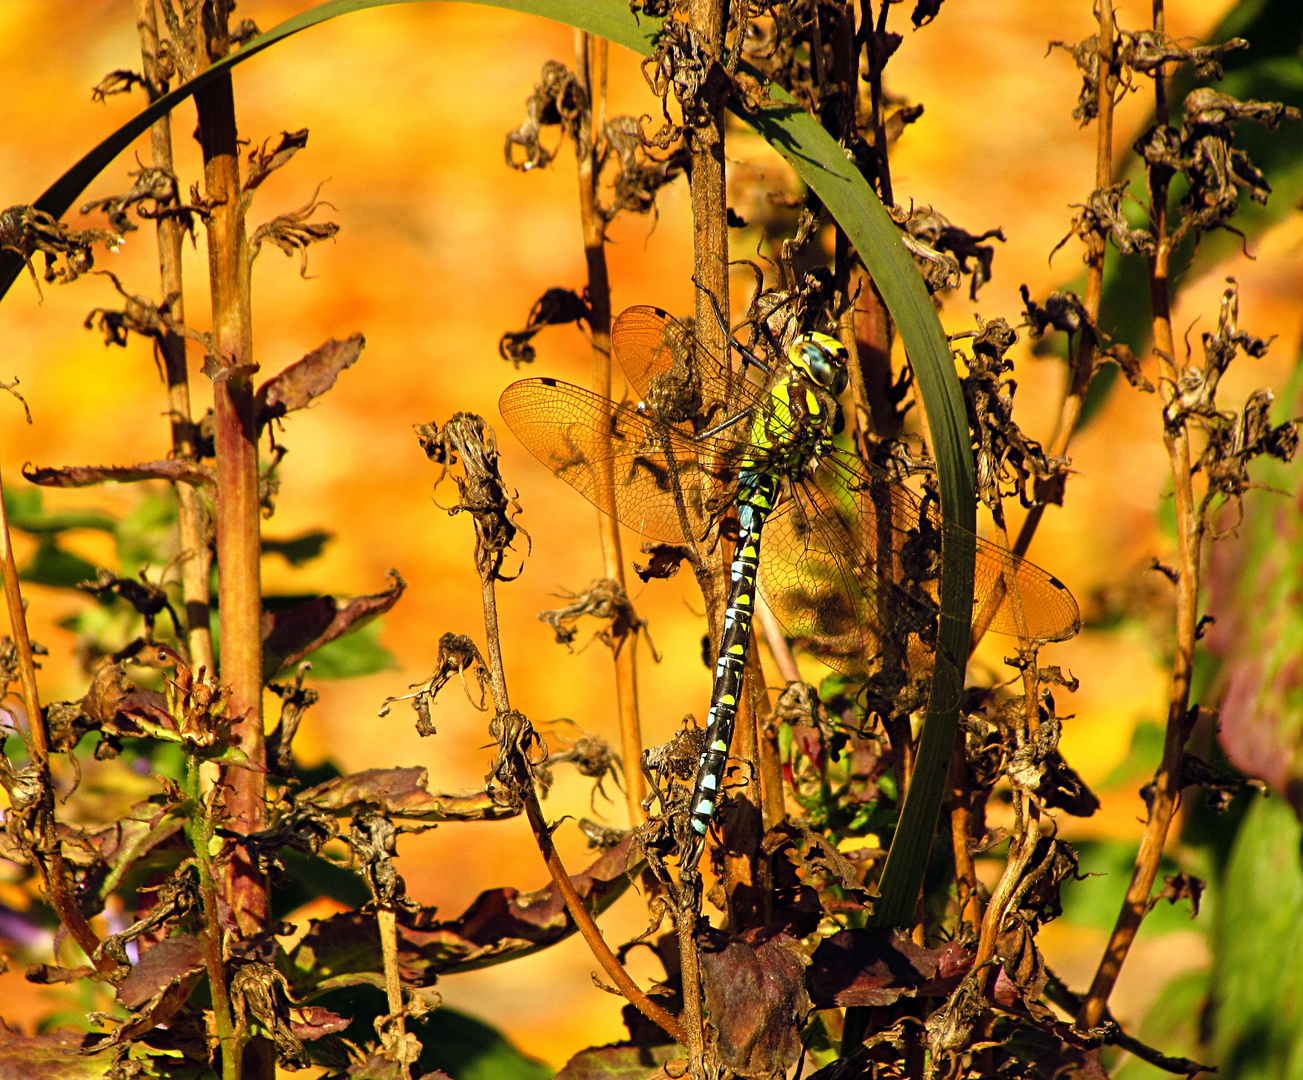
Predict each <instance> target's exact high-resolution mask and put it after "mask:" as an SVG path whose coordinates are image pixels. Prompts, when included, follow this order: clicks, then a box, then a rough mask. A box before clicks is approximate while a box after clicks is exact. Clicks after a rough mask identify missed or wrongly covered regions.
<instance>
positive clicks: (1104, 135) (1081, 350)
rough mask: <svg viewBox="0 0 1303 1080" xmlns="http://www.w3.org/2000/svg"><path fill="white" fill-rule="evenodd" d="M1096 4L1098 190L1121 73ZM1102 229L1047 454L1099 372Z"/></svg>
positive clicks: (1109, 176)
mask: <svg viewBox="0 0 1303 1080" xmlns="http://www.w3.org/2000/svg"><path fill="white" fill-rule="evenodd" d="M1096 10H1097V12H1098V16H1099V31H1098V40H1099V68H1098V74H1099V86H1098V95H1097V97H1096V107H1095V111H1096V119H1095V190H1096V191H1101V190H1103V189H1105V188H1107V187H1108V186H1109V185H1110V184H1111V183H1112V182H1113V95H1114V94H1115V93H1116V91H1117V79H1116V78H1115V77H1114V75H1113V59H1114V50H1115V48H1116V40H1115V36H1114V31H1115V30H1116V27H1115V26H1114V21H1113V0H1097V5H1096ZM1104 229H1105V226H1104V225H1103V224H1102V223H1098V224H1097V226H1096V228H1095V229H1093V230H1091V232H1090V233H1089V234H1087V236H1086V294H1085V297H1084V298H1083V304H1084V306H1085V309H1086V314H1087V316H1088V319H1089V321H1088V322H1083V325H1082V327H1081V330H1080V332H1079V334H1078V336H1077V341H1076V349H1075V351H1074V352H1073V357H1072V371H1071V376H1070V379H1069V382H1068V391H1067V393H1066V394H1065V396H1064V398H1063V403H1062V405H1061V406H1060V408H1059V417H1058V420H1057V421H1056V423H1055V426H1054V434H1053V436H1052V437H1051V438H1050V449H1049V454H1050V456H1052V457H1061V456H1062V455H1064V454H1066V453H1067V451H1068V445H1069V443H1071V441H1072V436H1073V435H1074V434H1076V431H1077V424H1078V423H1079V422H1080V420H1081V408H1082V405H1083V404H1084V403H1085V400H1086V392H1087V391H1088V390H1089V389H1090V380H1091V376H1092V375H1094V373H1095V356H1096V352H1097V350H1098V348H1099V342H1098V341H1097V340H1096V338H1095V332H1094V329H1093V328H1094V327H1095V326H1098V325H1099V306H1100V300H1101V298H1102V297H1103V295H1104V255H1105V250H1106V248H1107V242H1106V240H1105V236H1104ZM1044 515H1045V504H1044V503H1037V504H1036V505H1035V506H1033V507H1032V508H1031V510H1030V511H1029V512H1028V514H1027V516H1026V517H1025V518H1024V519H1023V523H1022V527H1021V528H1020V529H1019V530H1018V539H1017V540H1016V541H1015V542H1014V545H1013V552H1014V554H1015V555H1018V556H1022V555H1026V554H1027V550H1028V549H1029V548H1030V547H1031V543H1032V538H1033V537H1034V536H1035V535H1036V530H1037V528H1038V527H1039V526H1040V523H1041V518H1042V517H1043V516H1044Z"/></svg>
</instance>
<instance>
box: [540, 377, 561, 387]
mask: <svg viewBox="0 0 1303 1080" xmlns="http://www.w3.org/2000/svg"><path fill="white" fill-rule="evenodd" d="M538 381H539V382H541V383H542V384H543V385H544V386H556V384H557V380H556V379H553V378H551V377H550V376H546V375H545V376H544V377H543V378H541V379H539V380H538Z"/></svg>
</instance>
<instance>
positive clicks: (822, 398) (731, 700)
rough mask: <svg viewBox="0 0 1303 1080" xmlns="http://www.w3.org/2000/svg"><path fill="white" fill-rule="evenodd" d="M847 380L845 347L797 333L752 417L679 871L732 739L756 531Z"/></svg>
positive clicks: (705, 816)
mask: <svg viewBox="0 0 1303 1080" xmlns="http://www.w3.org/2000/svg"><path fill="white" fill-rule="evenodd" d="M847 378H848V375H847V353H846V350H845V349H844V348H843V347H842V345H841V343H840V342H839V341H838V340H837V339H836V338H833V337H829V336H828V335H827V334H807V335H805V336H804V337H801V338H798V339H797V341H796V343H795V344H794V345H793V346H792V347H791V349H789V350H788V353H787V357H786V362H785V363H784V364H782V365H781V366H780V367H779V368H777V369H776V370H775V371H774V372H772V373H771V374H770V378H769V382H768V385H767V387H766V389H767V391H768V394H767V396H766V397H765V399H764V400H765V405H764V408H763V409H762V410H760V411H759V412H758V413H757V414H756V416H755V417H754V418H753V420H752V427H751V438H750V446H749V447H748V453H747V456H746V457H744V458H743V459H742V461H741V462H740V463H739V475H738V486H737V496H736V503H737V518H738V538H737V548H736V550H735V551H734V554H733V564H732V566H731V568H730V571H729V573H730V580H729V592H728V603H727V606H726V607H725V609H724V629H723V633H722V634H721V638H720V645H719V660H718V661H717V663H716V665H715V681H714V686H713V688H712V691H711V696H710V716H709V723H708V727H707V729H706V752H705V753H704V754H702V756H701V762H700V764H699V765H698V766H697V777H696V781H695V782H694V784H693V791H692V816H691V818H690V826H691V832H690V833H689V835H688V839H687V842H686V844H685V846H684V850H683V853H682V856H681V858H680V864H679V865H680V868H681V869H682V870H693V869H695V868H696V865H697V862H698V860H699V859H700V858H701V849H702V842H703V840H704V838H705V835H706V832H707V831H708V830H709V828H710V822H711V819H712V818H713V817H714V814H715V808H716V805H717V803H718V796H719V788H720V784H721V782H722V781H723V777H724V768H725V765H726V764H727V762H728V748H729V744H730V743H731V742H732V741H733V725H734V722H735V721H736V719H737V706H738V697H739V694H740V693H741V689H742V672H743V669H744V667H745V666H746V651H747V643H748V640H749V638H750V635H751V615H752V612H753V611H754V610H755V595H756V576H757V572H758V570H759V566H760V531H761V529H762V527H763V526H764V522H765V518H766V517H767V516H768V515H769V513H770V511H772V510H773V508H774V506H775V504H776V503H777V501H778V498H779V495H780V493H781V490H782V484H783V481H784V480H796V479H799V478H800V477H801V476H802V474H804V473H805V472H806V471H807V469H808V468H809V466H810V465H811V463H813V462H815V461H817V460H818V459H819V458H820V457H822V456H824V455H825V454H827V453H828V452H829V451H830V450H831V449H832V445H833V444H832V438H833V436H834V435H835V434H836V433H837V432H838V430H839V429H840V428H841V408H840V406H839V405H838V404H837V395H839V394H840V393H841V392H842V391H843V390H844V389H846V382H847Z"/></svg>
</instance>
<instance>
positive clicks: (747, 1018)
mask: <svg viewBox="0 0 1303 1080" xmlns="http://www.w3.org/2000/svg"><path fill="white" fill-rule="evenodd" d="M807 963H809V961H808V960H807V959H806V957H805V956H804V954H802V953H801V951H800V949H799V945H798V942H797V941H796V939H795V938H791V937H788V936H787V935H786V934H778V935H775V936H774V937H772V938H769V939H768V940H765V941H761V942H760V943H759V944H752V943H751V942H749V941H746V940H744V939H742V938H733V939H731V940H727V941H725V942H720V943H717V945H716V946H715V947H707V948H706V949H703V950H702V954H701V973H702V981H703V983H704V985H705V991H706V1006H707V1008H708V1010H709V1012H710V1018H711V1024H712V1026H713V1027H714V1028H715V1038H716V1047H717V1049H718V1051H719V1057H720V1060H721V1062H723V1063H724V1064H725V1065H726V1066H728V1068H730V1069H732V1070H734V1071H735V1072H737V1073H739V1074H740V1075H742V1076H749V1077H781V1076H783V1075H785V1074H786V1072H787V1070H788V1068H789V1067H790V1066H791V1065H793V1064H795V1063H796V1060H797V1058H799V1057H800V1056H801V1026H802V1025H803V1024H804V1022H805V1017H806V1015H807V1014H808V1013H809V1011H810V998H809V995H807V993H806V991H805V986H804V982H803V976H804V974H805V966H806V964H807Z"/></svg>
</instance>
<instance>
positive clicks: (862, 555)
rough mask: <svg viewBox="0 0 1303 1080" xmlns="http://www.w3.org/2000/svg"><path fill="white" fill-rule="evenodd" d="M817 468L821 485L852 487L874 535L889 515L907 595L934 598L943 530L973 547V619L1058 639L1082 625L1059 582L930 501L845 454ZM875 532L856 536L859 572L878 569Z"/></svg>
mask: <svg viewBox="0 0 1303 1080" xmlns="http://www.w3.org/2000/svg"><path fill="white" fill-rule="evenodd" d="M819 471H820V472H821V473H824V474H825V475H824V477H823V478H821V479H820V481H819V482H820V483H821V484H822V485H823V486H825V487H827V488H829V489H831V490H840V491H846V492H855V493H856V496H857V498H858V502H859V505H860V514H861V517H862V518H863V519H864V520H865V521H870V520H876V521H878V522H879V523H880V524H879V529H878V530H877V534H878V535H884V534H883V533H882V531H881V530H882V527H883V525H884V524H885V523H886V522H887V521H890V522H891V523H892V524H891V528H892V531H893V533H894V536H895V539H894V540H893V546H894V553H895V555H896V556H897V557H898V563H899V569H900V572H902V573H903V575H904V579H905V581H906V582H907V587H908V589H909V591H910V592H911V593H920V592H921V593H925V594H927V595H928V596H930V597H931V598H932V601H933V603H934V604H935V603H936V600H937V592H938V585H939V574H940V568H941V561H940V559H941V555H940V553H941V537H942V535H943V533H944V534H945V535H946V536H947V537H948V538H950V539H951V541H952V543H954V544H955V545H956V546H958V547H961V548H967V549H969V550H971V551H972V553H973V568H974V569H973V621H974V624H976V625H980V624H983V623H984V624H985V625H986V627H987V629H990V630H993V631H995V632H996V633H997V634H1009V635H1012V636H1021V637H1025V638H1027V639H1028V640H1035V641H1063V640H1065V639H1066V638H1070V637H1072V635H1073V634H1075V633H1076V632H1077V631H1078V630H1080V629H1081V613H1080V611H1079V610H1078V608H1077V602H1076V600H1074V599H1073V597H1072V593H1070V592H1069V591H1068V588H1067V586H1066V585H1064V584H1063V582H1061V581H1060V580H1059V579H1058V578H1056V577H1055V576H1054V575H1053V574H1050V573H1048V572H1047V571H1045V570H1042V569H1041V568H1040V567H1039V566H1037V565H1036V564H1035V563H1033V562H1029V561H1028V560H1027V559H1023V558H1019V557H1018V556H1017V555H1014V554H1013V553H1012V552H1009V551H1006V550H1005V549H1004V548H1001V547H999V546H998V545H996V544H992V543H990V542H989V541H986V540H983V539H981V537H978V536H976V535H974V534H973V533H971V532H968V531H967V530H965V529H959V528H956V527H954V526H950V525H945V524H944V523H943V522H942V520H941V513H940V509H939V508H938V506H937V504H936V503H935V502H934V501H932V500H930V499H920V498H919V497H918V496H917V495H915V494H914V493H913V492H912V491H910V490H909V489H908V488H906V487H904V486H902V485H900V484H897V483H894V482H892V481H891V480H890V479H889V478H888V477H887V476H886V474H885V473H880V472H879V471H878V470H876V469H872V468H871V467H869V466H866V465H865V464H864V463H863V462H861V461H859V460H858V459H857V458H853V457H851V455H849V454H845V453H841V452H838V453H836V454H833V455H830V456H829V457H828V458H826V459H825V460H824V461H823V462H821V463H820V469H819ZM874 532H875V531H874V530H873V529H870V528H867V527H866V528H865V529H862V530H861V531H860V533H859V534H858V535H859V536H860V537H861V538H862V541H863V542H862V543H861V545H860V546H859V547H857V549H856V555H855V559H856V566H857V567H858V568H859V573H860V575H861V576H862V577H863V576H868V575H872V574H874V573H876V572H879V571H878V569H877V567H875V565H874V564H875V562H876V563H877V564H879V566H880V565H881V564H882V555H881V548H880V546H879V545H878V544H877V542H876V537H875V536H874Z"/></svg>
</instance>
